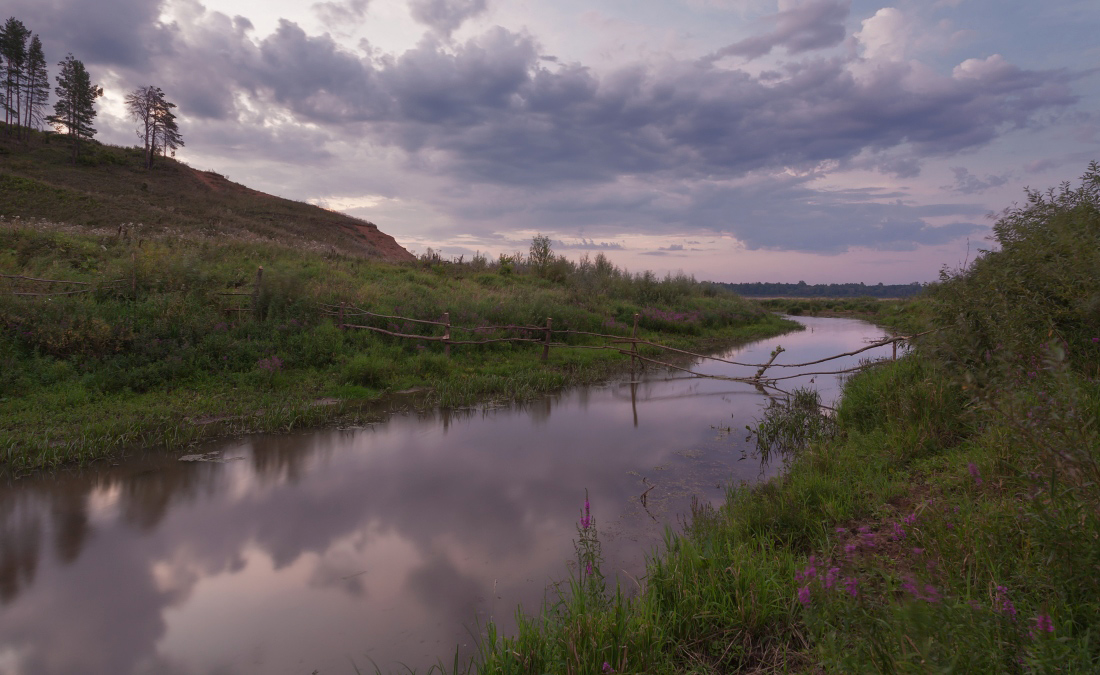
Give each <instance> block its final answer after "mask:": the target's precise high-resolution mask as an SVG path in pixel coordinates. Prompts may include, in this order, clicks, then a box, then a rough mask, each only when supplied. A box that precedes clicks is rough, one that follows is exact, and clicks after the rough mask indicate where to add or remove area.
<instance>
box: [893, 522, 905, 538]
mask: <svg viewBox="0 0 1100 675" xmlns="http://www.w3.org/2000/svg"><path fill="white" fill-rule="evenodd" d="M893 539H894V541H901V540H902V539H905V528H904V527H902V526H901V525H899V524H897V523H894V537H893Z"/></svg>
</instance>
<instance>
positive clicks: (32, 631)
mask: <svg viewBox="0 0 1100 675" xmlns="http://www.w3.org/2000/svg"><path fill="white" fill-rule="evenodd" d="M798 320H799V321H801V322H802V323H803V324H805V326H806V328H807V329H806V330H805V331H802V332H799V333H792V334H789V335H784V336H781V337H778V338H772V339H769V340H764V341H762V342H760V343H756V344H753V345H749V346H747V347H742V348H738V349H734V350H731V351H730V352H728V353H727V354H726V357H728V358H735V359H740V360H744V361H747V362H750V363H756V362H762V361H766V360H767V359H768V355H769V353H770V352H771V350H772V349H773V348H774V347H775V346H776V345H777V344H778V345H782V346H783V347H784V349H785V350H786V351H785V352H784V353H783V354H782V355H781V356H780V358H779V359H777V361H776V362H777V363H795V362H801V361H808V360H812V359H815V358H820V357H824V356H830V355H833V354H839V353H842V352H847V351H850V350H853V349H857V348H859V347H861V346H864V345H865V344H866V343H867V342H868V341H871V340H873V339H876V338H879V337H881V336H882V331H881V330H880V329H878V328H876V327H874V326H872V325H870V324H867V323H864V322H860V321H855V320H848V319H823V318H808V317H800V318H798ZM889 352H890V348H889V347H886V348H881V349H876V350H874V351H873V352H867V353H865V354H862V355H860V357H867V356H871V357H876V356H877V357H882V356H887V357H888V356H889ZM860 357H852V358H847V359H845V360H842V361H834V362H830V364H828V365H825V366H816V367H814V370H834V369H838V367H850V366H851V365H854V364H855V363H856V362H857V361H858V358H860ZM697 369H699V370H703V371H705V372H709V373H714V374H736V375H742V376H744V375H746V374H751V372H752V371H751V370H748V369H743V368H737V367H734V366H729V365H725V364H720V363H716V362H713V361H712V362H707V363H706V364H702V365H700V366H698V368H697ZM772 374H788V373H787V372H783V373H780V372H779V371H769V375H772ZM809 379H810V378H809V377H808V376H807V377H806V378H804V380H792V381H787V382H785V383H784V384H785V388H787V389H793V388H794V387H797V386H804V385H805V384H806V383H807V382H808V381H809ZM637 380H638V383H637V384H634V385H631V383H630V380H629V378H627V377H624V378H623V379H621V380H619V381H614V382H609V383H605V384H603V385H599V386H591V387H583V388H576V389H571V390H568V391H565V392H562V393H559V394H556V395H553V396H548V397H545V398H543V399H539V400H537V401H534V402H532V403H529V404H526V405H522V406H510V407H499V408H490V409H481V410H472V411H458V412H439V411H436V412H431V413H417V412H415V411H410V410H405V411H397V412H396V413H395V414H394V415H393V416H392V417H391V418H390V419H389V420H388V421H386V422H384V423H379V424H375V425H371V426H367V427H361V428H351V429H326V430H322V431H310V432H305V433H298V434H289V435H262V436H253V437H247V438H240V439H232V440H222V441H219V442H217V443H211V444H207V445H204V446H201V447H199V448H189V449H187V450H186V454H206V453H209V454H207V456H208V457H211V458H216V459H217V460H218V461H213V462H181V461H179V457H180V455H182V454H185V452H181V451H177V452H170V453H169V452H164V451H146V452H141V453H136V454H135V455H134V456H132V457H128V458H125V459H123V460H120V461H119V462H118V463H117V464H115V465H108V464H107V463H96V464H93V465H91V466H89V467H85V468H81V469H71V470H66V471H60V472H55V473H50V474H44V475H40V476H31V477H25V478H21V479H18V480H7V481H6V482H4V483H3V484H0V675H23V674H31V673H35V674H37V673H88V674H93V675H94V674H98V673H104V674H107V673H110V674H111V675H128V674H131V673H160V674H166V673H167V674H172V673H180V674H183V673H196V674H198V673H227V674H228V673H234V674H235V673H242V674H243V673H288V674H291V673H293V674H298V673H303V674H306V673H321V674H329V673H354V672H356V668H358V670H359V671H363V672H374V670H375V668H376V667H377V668H379V669H381V670H382V671H383V672H389V671H393V670H403V666H402V664H404V665H405V666H408V667H411V668H417V669H419V670H420V671H424V670H425V669H426V668H427V667H428V666H430V665H431V664H434V663H436V662H438V661H443V662H445V663H448V664H449V663H450V662H451V659H452V658H453V656H454V654H455V650H456V647H457V649H458V650H459V653H460V654H463V655H468V654H470V653H471V652H472V650H473V648H474V644H475V639H474V638H473V636H472V635H473V633H475V632H476V630H477V626H478V625H479V623H480V624H481V625H483V624H484V623H485V622H486V621H487V620H489V619H493V620H495V621H497V622H498V624H499V625H500V626H501V628H502V629H504V630H505V631H507V630H510V629H511V628H512V626H513V625H514V619H513V616H514V613H515V608H516V606H517V605H518V604H520V603H522V604H523V606H524V607H525V608H527V609H528V610H529V611H532V612H533V611H535V610H537V608H538V606H539V603H540V601H541V600H542V598H543V597H544V595H545V593H546V592H547V590H548V589H552V585H553V583H554V582H555V581H558V580H561V579H562V578H564V577H565V576H566V575H567V574H568V567H567V565H568V563H569V561H570V560H572V559H573V540H574V539H575V538H576V524H577V520H578V518H579V516H580V508H581V506H582V503H583V501H584V498H585V491H586V490H587V493H588V495H589V497H590V500H591V503H592V512H593V515H594V516H595V518H596V523H597V527H598V530H599V534H600V540H601V543H602V546H603V553H604V557H605V559H606V562H605V565H604V573H605V574H606V575H608V576H609V577H614V576H616V575H617V576H618V578H619V579H620V580H621V582H622V583H623V585H624V586H625V587H627V588H631V587H635V588H636V586H635V583H636V580H640V579H641V578H642V576H643V574H644V560H645V557H646V555H651V554H652V553H653V551H654V550H655V549H656V548H657V547H658V546H659V545H660V542H661V541H662V532H663V530H664V528H665V527H666V526H671V527H673V528H674V529H675V528H676V527H677V526H678V520H679V517H680V515H681V514H684V513H686V512H687V511H688V508H689V504H690V500H691V498H692V496H693V495H694V496H696V497H697V498H698V499H700V500H701V501H710V502H713V503H718V502H720V501H721V499H722V497H723V494H724V490H725V486H726V485H727V484H730V483H731V482H733V483H737V482H740V481H756V480H760V479H762V478H766V477H768V476H770V475H772V474H774V473H775V472H776V471H777V470H778V469H779V467H775V466H770V467H768V466H763V467H762V466H761V464H760V463H759V462H758V461H757V460H755V459H753V457H752V454H751V449H752V444H751V442H748V441H746V438H745V436H746V432H745V425H746V424H752V422H753V420H754V419H755V418H758V417H759V416H760V414H761V411H762V409H763V405H764V403H765V402H766V400H767V399H766V398H765V397H764V396H763V395H762V394H761V393H760V392H759V391H757V390H756V389H754V388H753V387H751V386H749V385H745V384H740V383H736V382H729V381H721V380H704V379H687V378H684V377H682V376H681V375H680V374H676V373H669V372H667V371H663V370H659V369H653V368H650V369H647V370H646V371H645V372H644V373H643V374H642V375H641V376H640V377H638V378H637ZM814 386H816V387H817V388H818V389H819V390H820V391H821V393H822V397H823V399H825V400H826V401H829V400H833V399H835V397H836V396H837V393H838V391H839V385H838V381H837V378H836V376H817V377H816V378H815V381H814ZM632 394H633V396H632ZM650 486H655V487H653V488H652V490H650V491H649V493H648V495H647V499H646V500H645V505H644V506H643V503H642V500H641V499H640V495H641V494H642V493H643V492H645V491H646V490H647V489H648V488H649V487H650Z"/></svg>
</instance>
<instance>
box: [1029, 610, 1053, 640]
mask: <svg viewBox="0 0 1100 675" xmlns="http://www.w3.org/2000/svg"><path fill="white" fill-rule="evenodd" d="M1031 621H1032V622H1033V623H1034V624H1035V626H1034V627H1033V628H1032V629H1031V630H1029V631H1028V632H1027V633H1028V635H1030V636H1031V637H1032V638H1034V637H1035V633H1040V634H1042V633H1053V632H1054V622H1053V621H1051V620H1050V615H1049V614H1039V615H1038V616H1036V617H1035V618H1034V619H1032V620H1031Z"/></svg>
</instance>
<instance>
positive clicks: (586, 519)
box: [581, 497, 592, 530]
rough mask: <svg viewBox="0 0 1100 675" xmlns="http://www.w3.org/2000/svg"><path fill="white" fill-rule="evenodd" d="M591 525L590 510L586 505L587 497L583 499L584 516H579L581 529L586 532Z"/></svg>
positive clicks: (587, 504)
mask: <svg viewBox="0 0 1100 675" xmlns="http://www.w3.org/2000/svg"><path fill="white" fill-rule="evenodd" d="M591 525H592V508H591V506H590V505H589V503H588V497H585V498H584V515H582V516H581V529H582V530H587V529H588V528H589V527H590V526H591Z"/></svg>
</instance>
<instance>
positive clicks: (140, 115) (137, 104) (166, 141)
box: [125, 86, 183, 169]
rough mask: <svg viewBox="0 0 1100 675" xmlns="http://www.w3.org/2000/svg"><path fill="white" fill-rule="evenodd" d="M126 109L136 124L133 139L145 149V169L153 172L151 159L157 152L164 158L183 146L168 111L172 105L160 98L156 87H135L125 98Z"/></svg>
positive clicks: (174, 117) (172, 114)
mask: <svg viewBox="0 0 1100 675" xmlns="http://www.w3.org/2000/svg"><path fill="white" fill-rule="evenodd" d="M125 100H126V109H127V110H128V111H129V112H130V117H132V118H134V120H136V121H137V122H138V125H139V126H138V130H137V135H138V138H140V139H141V140H142V143H143V144H144V146H145V168H146V169H151V168H153V158H154V157H155V156H156V154H157V152H158V151H159V152H160V153H161V154H162V155H167V154H168V151H169V150H171V151H172V152H173V154H175V151H176V149H178V148H180V147H182V146H183V137H182V136H181V135H180V132H179V126H178V125H177V124H176V115H175V114H174V113H173V112H172V109H173V108H175V107H176V104H175V103H171V102H169V101H168V100H167V99H165V98H164V92H163V91H161V89H160V87H154V86H146V87H138V88H137V89H135V90H133V91H132V92H130V93H129V94H127V95H126V99H125Z"/></svg>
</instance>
